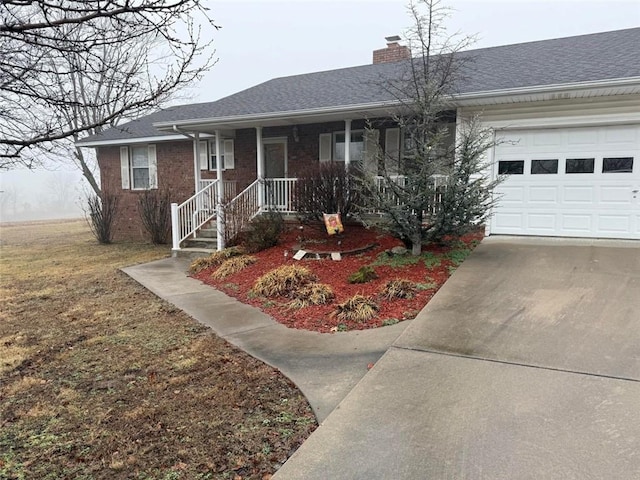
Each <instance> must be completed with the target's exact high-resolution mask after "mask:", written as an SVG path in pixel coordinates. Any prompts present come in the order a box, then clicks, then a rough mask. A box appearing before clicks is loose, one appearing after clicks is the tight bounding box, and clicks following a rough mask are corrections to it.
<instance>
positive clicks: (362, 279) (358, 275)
mask: <svg viewBox="0 0 640 480" xmlns="http://www.w3.org/2000/svg"><path fill="white" fill-rule="evenodd" d="M376 278H378V274H376V271H375V270H374V269H373V267H371V266H368V265H367V266H364V267H360V268H359V269H358V270H357V271H356V272H354V273H352V274H351V275H349V278H348V279H347V281H348V282H349V283H367V282H370V281H371V280H375V279H376Z"/></svg>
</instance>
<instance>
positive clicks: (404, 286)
mask: <svg viewBox="0 0 640 480" xmlns="http://www.w3.org/2000/svg"><path fill="white" fill-rule="evenodd" d="M417 289H418V287H417V286H416V284H415V283H413V282H412V281H410V280H405V279H401V278H396V279H395V280H389V281H388V282H387V283H386V285H385V286H384V288H383V289H382V296H383V298H385V299H387V300H393V299H396V298H413V297H414V296H415V291H416V290H417Z"/></svg>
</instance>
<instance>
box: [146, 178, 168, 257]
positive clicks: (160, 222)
mask: <svg viewBox="0 0 640 480" xmlns="http://www.w3.org/2000/svg"><path fill="white" fill-rule="evenodd" d="M138 207H139V211H140V217H141V218H142V225H143V227H144V229H145V230H146V231H147V233H148V234H149V239H150V240H151V242H152V243H153V244H154V245H160V244H164V243H167V242H168V241H169V237H170V234H171V194H170V192H169V190H147V191H146V192H144V193H143V194H142V195H140V197H139V198H138Z"/></svg>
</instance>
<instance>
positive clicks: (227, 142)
mask: <svg viewBox="0 0 640 480" xmlns="http://www.w3.org/2000/svg"><path fill="white" fill-rule="evenodd" d="M220 147H221V148H220V150H221V151H222V152H221V155H220V161H221V162H222V169H223V170H231V169H233V168H235V155H234V141H233V139H232V138H225V139H220ZM217 168H218V155H217V152H216V140H215V138H214V139H212V140H209V141H202V142H200V169H201V170H212V171H216V170H217Z"/></svg>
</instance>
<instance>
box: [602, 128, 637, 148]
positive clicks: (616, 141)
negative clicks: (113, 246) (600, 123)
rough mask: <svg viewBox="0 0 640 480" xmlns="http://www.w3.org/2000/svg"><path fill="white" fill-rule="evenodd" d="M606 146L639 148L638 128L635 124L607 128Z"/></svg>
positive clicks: (604, 134) (605, 135)
mask: <svg viewBox="0 0 640 480" xmlns="http://www.w3.org/2000/svg"><path fill="white" fill-rule="evenodd" d="M603 136H604V141H603V143H604V144H605V146H614V145H615V146H618V147H622V148H632V149H633V148H637V145H638V142H640V138H639V137H638V128H636V127H633V126H627V127H618V128H613V129H606V130H604V132H603Z"/></svg>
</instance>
